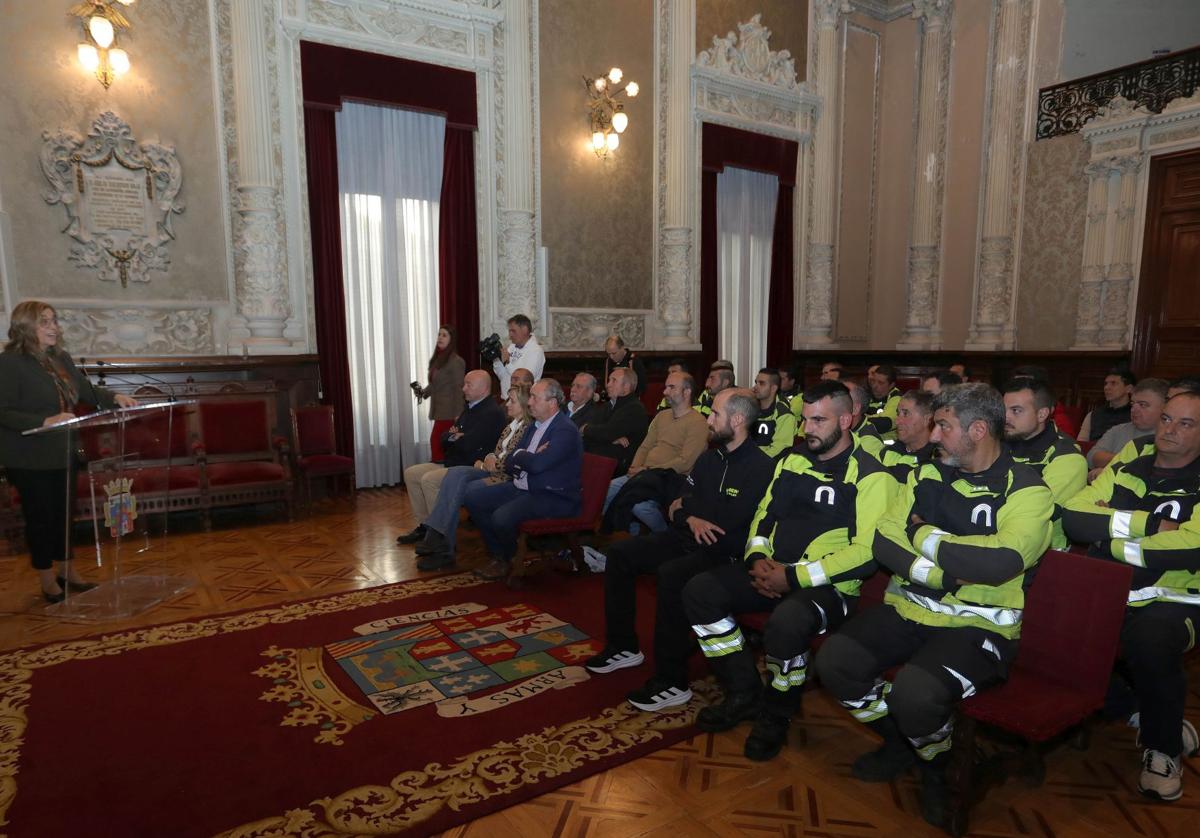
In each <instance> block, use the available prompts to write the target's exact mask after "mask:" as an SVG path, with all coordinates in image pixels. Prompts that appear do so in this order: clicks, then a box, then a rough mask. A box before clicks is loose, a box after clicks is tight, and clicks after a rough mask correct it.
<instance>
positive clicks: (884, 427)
mask: <svg viewBox="0 0 1200 838" xmlns="http://www.w3.org/2000/svg"><path fill="white" fill-rule="evenodd" d="M899 411H900V389H899V388H898V387H893V388H892V389H890V390H888V391H887V394H886V395H885V396H884V397H883V398H882V399H876V398H872V399H871V401H869V402H867V409H866V411H865V413H866V416H865V419H866V421H867V422H870V423H871V424H872V425H874V426H875V430H877V431H879V433H880V434H881V435H882V434H888V433H891V432H892V431H893V430H895V428H896V414H897V413H899Z"/></svg>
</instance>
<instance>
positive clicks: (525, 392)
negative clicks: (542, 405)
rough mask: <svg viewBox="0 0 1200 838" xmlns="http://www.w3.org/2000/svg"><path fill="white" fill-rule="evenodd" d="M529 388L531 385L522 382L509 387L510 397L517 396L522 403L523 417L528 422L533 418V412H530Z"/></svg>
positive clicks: (518, 401) (518, 402)
mask: <svg viewBox="0 0 1200 838" xmlns="http://www.w3.org/2000/svg"><path fill="white" fill-rule="evenodd" d="M529 390H530V388H529V387H526V386H524V385H521V384H518V385H516V386H513V387H509V388H508V397H509V398H510V399H511V398H512V397H513V396H516V398H517V404H519V405H521V417H522V418H523V419H524V420H525V421H526V422H530V421H532V420H533V414H532V413H530V412H529Z"/></svg>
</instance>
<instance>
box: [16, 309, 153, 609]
mask: <svg viewBox="0 0 1200 838" xmlns="http://www.w3.org/2000/svg"><path fill="white" fill-rule="evenodd" d="M61 339H62V329H61V328H60V327H59V325H58V313H57V312H56V311H55V310H54V307H53V306H51V305H48V304H46V303H43V302H39V301H37V300H27V301H26V302H23V303H21V304H20V305H18V306H17V307H16V308H14V309H13V310H12V315H11V318H10V320H9V327H8V343H7V344H6V345H5V347H4V351H3V352H0V466H3V467H4V469H5V472H6V474H7V476H8V480H9V482H10V483H12V485H13V486H14V487H16V490H17V492H19V493H20V495H21V511H22V512H23V514H24V516H25V540H26V542H27V543H28V544H29V553H30V557H31V559H32V562H33V569H34V570H36V571H37V574H38V579H39V580H40V582H41V585H42V596H43V597H45V599H46V601H47V602H51V603H54V602H61V601H62V599H63V597H64V590H65V589H67V588H70V590H71V591H72V592H76V591H86V590H88V589H89V588H92V587H95V586H94V585H91V584H89V583H87V582H85V581H84V580H83V578H82V577H80V576H79V574H78V573H77V572H76V571H75V569H74V567H72V565H71V564H70V563H69V562H67V561H66V560H67V558H68V556H69V555H70V527H69V524H70V520H69V513H68V505H69V504H70V503H72V502H73V501H74V485H73V484H74V479H73V475H74V465H75V464H74V462H73V460H74V457H73V454H72V452H71V450H70V448H71V447H70V446H68V445H66V444H65V442H64V440H63V438H62V436H61V434H42V435H37V436H22V435H21V434H22V432H23V431H27V430H29V429H31V428H37V427H42V426H44V425H53V424H55V423H57V422H62V421H65V420H68V419H73V418H75V414H76V410H77V405H80V404H84V405H90V406H92V407H96V408H111V407H116V406H120V407H133V406H135V405H136V404H137V402H136V401H135V400H134V399H133V398H131V397H130V396H126V395H123V394H115V393H111V392H109V391H108V390H105V389H104V388H103V387H95V386H93V385H92V383H91V382H90V381H88V379H87V377H86V376H85V375H83V373H81V372H80V371H79V370H78V369H77V368H76V366H75V364H74V363H73V362H72V361H71V356H70V355H68V354H67V353H66V351H65V350H64V349H63V348H62V346H61V343H60V341H61ZM68 492H70V494H68Z"/></svg>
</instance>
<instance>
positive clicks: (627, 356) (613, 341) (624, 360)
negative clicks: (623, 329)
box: [604, 335, 649, 396]
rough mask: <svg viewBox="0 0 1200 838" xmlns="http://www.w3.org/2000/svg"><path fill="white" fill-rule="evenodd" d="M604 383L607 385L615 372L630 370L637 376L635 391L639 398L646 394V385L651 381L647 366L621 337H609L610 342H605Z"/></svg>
mask: <svg viewBox="0 0 1200 838" xmlns="http://www.w3.org/2000/svg"><path fill="white" fill-rule="evenodd" d="M604 354H605V356H606V357H605V359H604V381H605V382H606V383H607V381H608V377H609V376H610V375H611V374H612V371H613V370H617V369H630V370H633V371H634V373H636V375H637V386H636V387H635V389H634V392H636V393H637V394H638V395H639V396H640V395H641V394H642V393H643V392H645V390H646V383H647V382H648V381H649V379H648V378H647V376H646V365H645V364H643V363H642V359H641V358H639V357H638V356H637V355H636V354H635V353H634V352H632V351H631V350H630V349H628V348H627V347H626V346H625V340H624V339H623V338H622V337H621V336H620V335H609V337H608V340H606V341H605V342H604Z"/></svg>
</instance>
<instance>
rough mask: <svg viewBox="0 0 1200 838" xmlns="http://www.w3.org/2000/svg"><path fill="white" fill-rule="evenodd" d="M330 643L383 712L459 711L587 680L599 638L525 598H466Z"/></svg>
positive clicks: (470, 712) (365, 628)
mask: <svg viewBox="0 0 1200 838" xmlns="http://www.w3.org/2000/svg"><path fill="white" fill-rule="evenodd" d="M355 631H356V632H358V633H359V636H358V637H355V638H352V639H349V640H343V641H340V642H337V643H331V644H328V645H327V646H326V647H325V649H326V651H327V652H329V654H330V655H331V656H332V657H333V659H334V660H336V661H337V662H338V664H339V665H340V666H341V667H342V669H343V670H344V671H345V672H346V674H347V675H349V676H350V678H351V679H352V680H353V681H354V683H355V684H356V685H357V686H358V688H359V689H361V690H362V692H363V694H364V695H365V696H366V697H367V698H368V699H369V700H370V701H371V703H372V704H374V705H375V707H376V709H377V710H379V711H380V712H381V713H384V714H391V713H399V712H402V711H404V710H411V709H413V708H414V707H421V706H423V705H426V704H436V705H437V712H438V715H439V716H445V717H450V718H453V717H459V716H471V715H475V714H478V713H487V712H489V711H491V710H498V709H500V708H502V707H508V706H511V705H512V704H515V703H517V702H519V701H523V700H525V699H527V698H530V697H532V696H535V695H539V694H541V693H544V692H547V691H548V690H555V689H564V688H566V687H571V686H574V685H575V684H578V683H581V682H582V681H586V680H587V679H588V678H589V675H588V672H587V670H586V669H584V668H583V666H582V664H583V662H584V661H585V660H587V659H588V658H589V657H591V656H592V655H595V654H597V653H598V652H599V651H600V646H601V644H599V643H597V642H596V641H595V640H593V639H591V638H590V637H588V636H587V635H586V634H584V633H583V632H582V631H580V630H579V629H578V628H576V627H575V626H573V625H570V624H569V623H567V622H565V621H563V620H561V619H559V618H558V617H555V616H554V615H553V614H550V613H548V612H546V611H541V610H539V609H537V608H533V607H531V606H528V605H524V604H518V605H509V606H505V607H501V608H488V607H487V606H485V605H481V604H479V603H474V602H469V603H461V604H458V605H451V606H445V607H442V608H439V609H437V610H436V611H433V612H424V613H418V614H406V615H402V616H397V617H391V618H387V619H383V620H376V621H374V622H372V623H368V624H366V625H363V626H359V627H357V628H356V629H355Z"/></svg>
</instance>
